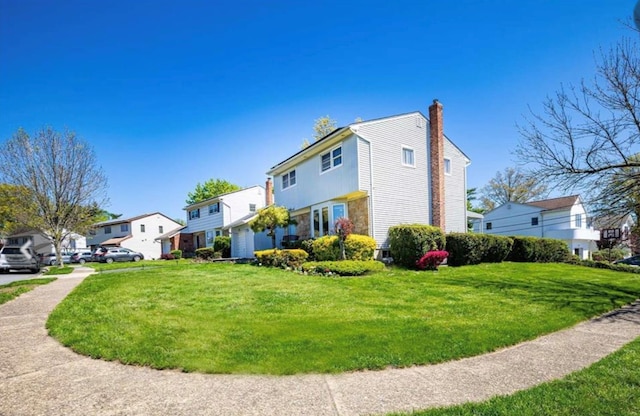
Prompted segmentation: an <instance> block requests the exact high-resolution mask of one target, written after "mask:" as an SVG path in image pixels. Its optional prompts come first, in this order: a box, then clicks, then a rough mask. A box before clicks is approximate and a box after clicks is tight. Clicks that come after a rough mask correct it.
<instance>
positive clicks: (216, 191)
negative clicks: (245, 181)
mask: <svg viewBox="0 0 640 416" xmlns="http://www.w3.org/2000/svg"><path fill="white" fill-rule="evenodd" d="M241 189H242V187H240V186H238V185H236V184H233V183H231V182H229V181H226V180H224V179H209V180H207V181H205V182H204V183H203V184H201V183H200V182H198V184H197V185H196V189H194V190H193V192H189V193H188V194H187V200H186V203H187V205H191V204H196V203H198V202H201V201H205V200H207V199H210V198H215V197H216V196H218V195H224V194H228V193H229V192H234V191H239V190H241Z"/></svg>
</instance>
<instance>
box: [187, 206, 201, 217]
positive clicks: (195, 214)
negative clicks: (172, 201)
mask: <svg viewBox="0 0 640 416" xmlns="http://www.w3.org/2000/svg"><path fill="white" fill-rule="evenodd" d="M195 218H200V208H198V209H192V210H191V211H189V219H190V220H192V219H195Z"/></svg>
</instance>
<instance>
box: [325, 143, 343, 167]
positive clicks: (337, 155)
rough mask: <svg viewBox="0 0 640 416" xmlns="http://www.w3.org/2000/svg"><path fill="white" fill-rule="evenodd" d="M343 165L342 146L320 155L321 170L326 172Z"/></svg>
mask: <svg viewBox="0 0 640 416" xmlns="http://www.w3.org/2000/svg"><path fill="white" fill-rule="evenodd" d="M340 165H342V146H340V147H336V148H335V149H333V150H331V151H330V152H327V153H324V154H322V155H320V170H321V171H322V172H326V171H328V170H330V169H333V168H335V167H338V166H340Z"/></svg>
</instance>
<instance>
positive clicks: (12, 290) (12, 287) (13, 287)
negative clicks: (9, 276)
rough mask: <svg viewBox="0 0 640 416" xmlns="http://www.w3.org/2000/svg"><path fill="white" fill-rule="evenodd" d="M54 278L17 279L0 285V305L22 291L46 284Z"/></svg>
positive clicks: (25, 291)
mask: <svg viewBox="0 0 640 416" xmlns="http://www.w3.org/2000/svg"><path fill="white" fill-rule="evenodd" d="M54 280H56V279H54V278H47V279H31V280H19V281H17V282H11V283H9V284H6V285H0V305H2V304H3V303H7V302H9V301H10V300H12V299H15V298H17V297H18V296H20V295H22V294H23V293H27V292H29V291H30V290H33V289H34V288H35V287H37V286H40V285H46V284H47V283H51V282H53V281H54Z"/></svg>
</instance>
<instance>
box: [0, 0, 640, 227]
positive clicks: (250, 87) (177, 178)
mask: <svg viewBox="0 0 640 416" xmlns="http://www.w3.org/2000/svg"><path fill="white" fill-rule="evenodd" d="M634 5H635V1H633V0H624V1H623V0H607V1H602V0H575V1H573V0H571V1H569V0H562V1H561V0H555V1H543V0H531V1H515V0H514V1H511V0H502V1H498V0H492V1H490V0H486V1H479V0H478V1H469V0H459V1H455V2H454V1H425V0H422V1H417V0H416V1H406V0H397V1H393V2H390V1H377V0H369V1H346V0H342V1H318V2H305V1H300V0H298V1H279V0H273V1H265V0H259V1H258V0H255V1H243V0H238V1H222V0H217V1H195V0H182V1H175V0H174V1H166V0H155V1H147V0H139V1H119V0H114V1H98V0H95V1H93V0H82V1H80V0H78V1H67V0H56V1H54V0H49V1H34V0H0V141H3V140H7V139H9V138H10V137H11V136H12V135H13V134H14V133H15V132H16V130H17V129H18V128H19V127H23V128H25V129H26V130H27V131H28V132H30V133H33V132H35V131H36V130H39V129H40V128H42V127H43V126H52V127H54V128H55V129H57V130H63V129H65V128H69V129H71V130H73V131H75V132H76V133H77V134H78V135H79V136H81V137H82V138H84V139H85V140H87V141H88V142H90V143H91V144H92V145H93V147H94V149H95V151H96V154H97V158H98V162H99V163H100V165H101V166H102V168H103V169H104V171H105V173H106V174H107V176H108V177H109V188H108V196H109V199H110V205H109V206H108V207H107V208H108V209H109V210H110V211H111V212H115V213H121V214H124V215H125V216H134V215H138V214H142V213H146V212H155V211H160V212H162V213H164V214H166V215H168V216H170V217H173V218H175V217H181V218H184V217H185V215H184V211H182V208H183V207H184V205H185V203H184V201H185V199H186V196H187V193H188V192H189V191H191V190H193V188H194V187H195V185H196V184H197V183H198V182H204V181H205V180H207V179H209V178H223V179H227V180H229V181H231V182H234V183H237V184H238V185H241V186H252V185H256V184H261V185H263V184H264V181H265V179H266V176H265V172H266V171H267V170H268V169H269V168H270V167H271V166H273V165H275V164H276V163H278V162H280V161H282V160H283V159H285V158H287V157H288V156H290V155H291V154H293V153H294V152H296V151H298V150H299V148H300V144H301V143H302V141H303V139H305V138H307V139H311V138H312V135H313V130H312V127H313V124H314V120H315V119H317V118H319V117H321V116H324V115H330V116H331V117H332V118H334V119H336V120H337V121H338V125H346V124H349V123H351V122H352V121H353V120H354V119H356V118H357V117H361V118H362V119H364V120H367V119H371V118H377V117H384V116H389V115H394V114H400V113H406V112H411V111H416V110H420V111H422V112H423V114H427V108H428V106H429V104H430V103H431V102H432V100H433V99H434V98H438V99H439V100H440V102H441V103H442V104H443V105H444V123H445V133H446V134H447V136H448V137H449V138H450V139H452V140H453V141H454V142H455V143H456V144H457V145H458V146H459V147H460V148H461V149H462V150H463V151H464V152H465V153H466V154H467V155H468V156H469V157H470V158H471V159H472V164H471V166H470V167H469V171H468V174H469V181H468V184H469V187H478V188H481V187H482V186H484V185H485V184H486V183H487V182H488V181H489V180H490V179H491V178H492V177H493V176H494V175H495V173H496V172H497V171H498V170H503V169H504V168H506V167H508V166H515V164H516V162H517V161H516V159H515V157H514V156H513V155H512V153H511V152H512V151H513V150H514V148H515V145H516V144H517V142H518V140H519V136H518V132H517V129H516V123H518V122H522V120H523V119H522V116H523V115H524V114H526V113H527V112H528V108H529V106H530V107H531V108H533V109H534V110H539V109H540V105H541V103H542V101H543V100H544V99H545V97H546V96H547V95H551V94H553V93H554V92H555V91H556V90H557V89H558V88H559V86H560V84H561V83H565V84H567V83H578V82H580V80H581V79H582V78H591V77H592V76H593V74H594V52H597V50H598V48H600V47H604V48H607V47H608V46H609V45H611V44H612V43H614V42H616V41H617V40H618V39H620V38H621V37H623V36H630V35H631V32H630V31H629V30H628V29H626V28H625V27H624V25H623V24H622V22H623V21H626V20H628V19H630V17H631V14H632V11H633V7H634Z"/></svg>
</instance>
